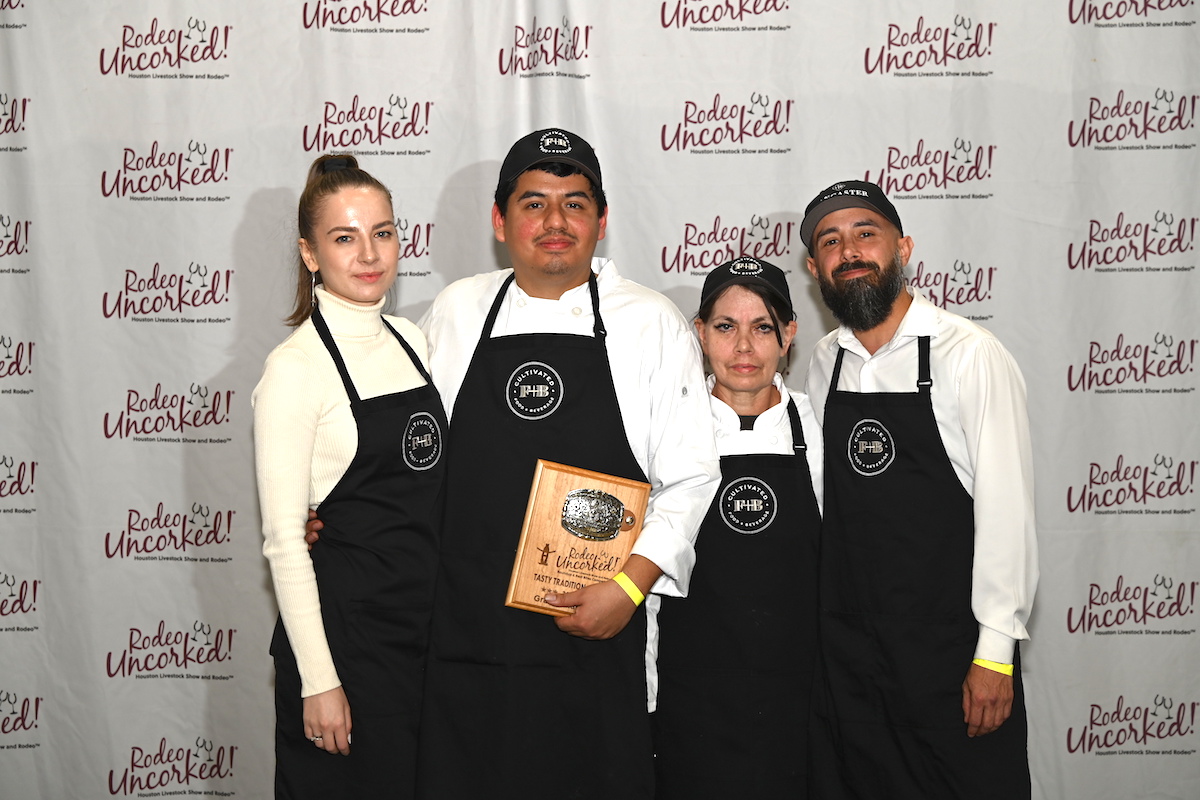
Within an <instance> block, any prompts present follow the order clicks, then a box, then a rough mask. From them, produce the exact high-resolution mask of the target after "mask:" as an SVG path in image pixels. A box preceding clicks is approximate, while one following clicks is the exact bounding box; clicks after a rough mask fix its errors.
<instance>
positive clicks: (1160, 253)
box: [1067, 209, 1200, 272]
mask: <svg viewBox="0 0 1200 800" xmlns="http://www.w3.org/2000/svg"><path fill="white" fill-rule="evenodd" d="M1197 221H1200V220H1198V218H1197V217H1188V216H1186V215H1183V214H1175V213H1174V212H1173V211H1166V210H1163V209H1158V210H1156V211H1155V212H1154V221H1153V222H1151V221H1150V220H1149V219H1136V220H1134V221H1129V220H1126V218H1125V212H1124V211H1122V212H1120V213H1118V214H1117V216H1116V220H1115V221H1113V222H1111V223H1110V222H1109V221H1107V220H1105V221H1101V220H1098V219H1093V220H1091V221H1090V222H1089V223H1088V235H1087V239H1085V240H1084V241H1083V242H1079V243H1076V242H1071V244H1069V245H1068V246H1067V266H1068V267H1069V268H1070V269H1080V270H1086V269H1094V270H1095V271H1096V272H1191V271H1192V270H1194V269H1195V268H1196V265H1195V264H1189V265H1184V264H1172V265H1169V266H1151V265H1150V263H1149V262H1150V259H1152V258H1178V257H1179V256H1181V255H1183V254H1184V253H1191V252H1193V251H1194V250H1195V249H1196V223H1197Z"/></svg>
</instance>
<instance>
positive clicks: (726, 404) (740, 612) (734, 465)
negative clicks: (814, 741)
mask: <svg viewBox="0 0 1200 800" xmlns="http://www.w3.org/2000/svg"><path fill="white" fill-rule="evenodd" d="M794 316H795V314H794V312H793V311H792V302H791V297H790V293H789V291H788V286H787V280H786V278H785V277H784V274H783V272H782V270H780V269H779V268H777V267H775V266H772V265H771V264H768V263H766V262H765V261H760V260H758V259H755V258H748V257H744V258H739V259H736V260H734V261H731V262H728V263H726V264H722V265H721V266H719V267H717V268H716V269H714V270H713V271H712V272H711V273H709V275H708V277H707V278H706V279H705V281H704V289H703V291H702V293H701V297H700V311H699V312H698V313H697V314H696V319H695V325H696V331H697V333H698V334H699V336H700V343H701V346H702V348H703V350H704V355H705V359H706V361H707V363H708V368H709V370H710V375H709V378H708V386H709V390H710V392H711V398H710V401H711V408H712V414H713V423H714V427H715V429H716V435H717V451H718V453H719V454H720V456H721V489H720V491H719V492H718V493H717V496H716V498H714V500H713V503H712V506H711V507H710V509H709V512H708V516H707V517H706V518H705V520H704V523H703V525H702V526H701V529H700V535H699V538H698V540H697V543H696V567H695V570H694V571H693V572H692V583H691V590H690V592H689V595H688V597H687V598H686V599H676V598H663V599H662V605H661V609H660V610H659V612H658V625H659V640H658V653H657V661H658V696H657V710H656V711H655V713H654V732H655V763H656V778H657V786H658V788H657V795H656V796H657V797H658V798H660V800H676V799H680V800H682V799H683V798H687V800H695V799H696V798H706V797H712V798H718V797H720V798H724V797H789V798H802V797H806V796H807V782H808V778H807V772H808V764H807V759H808V753H807V743H808V737H807V732H808V717H809V704H810V694H811V689H812V682H813V670H814V666H815V661H816V648H815V643H816V634H817V630H816V626H817V587H816V578H817V539H818V535H819V528H820V524H821V512H820V498H821V495H820V487H821V465H822V461H821V435H820V428H819V426H818V425H817V421H816V417H815V416H814V415H813V411H812V406H811V404H810V403H809V401H808V397H807V396H806V395H804V394H801V393H799V392H791V391H789V390H788V389H787V387H785V386H784V384H783V376H782V375H781V374H780V373H779V371H778V370H779V367H780V365H781V364H782V363H783V362H784V360H785V359H786V357H787V355H788V350H789V348H790V346H791V343H792V339H793V337H794V336H795V334H796V323H795V320H794Z"/></svg>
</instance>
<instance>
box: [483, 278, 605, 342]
mask: <svg viewBox="0 0 1200 800" xmlns="http://www.w3.org/2000/svg"><path fill="white" fill-rule="evenodd" d="M516 277H517V273H516V272H514V273H513V274H511V275H509V276H508V277H507V278H505V279H504V283H503V284H501V285H500V291H499V292H497V293H496V299H495V300H493V301H492V307H491V308H490V309H488V314H487V318H486V319H485V320H484V321H483V331H482V332H481V333H480V335H479V341H481V342H482V341H483V340H485V339H490V338H492V328H494V327H495V326H496V317H497V316H499V314H500V306H501V305H503V303H504V296H505V295H506V294H508V287H509V286H511V285H512V283H513V281H514V280H515V279H516ZM588 293H589V294H590V295H591V297H592V319H593V320H594V322H593V324H592V335H594V336H595V337H596V338H597V339H603V338H605V337H606V336H608V331H606V330H605V329H604V320H603V319H601V318H600V287H599V285H598V284H597V283H596V273H594V272H592V270H591V268H589V269H588Z"/></svg>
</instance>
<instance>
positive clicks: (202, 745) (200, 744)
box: [196, 736, 213, 761]
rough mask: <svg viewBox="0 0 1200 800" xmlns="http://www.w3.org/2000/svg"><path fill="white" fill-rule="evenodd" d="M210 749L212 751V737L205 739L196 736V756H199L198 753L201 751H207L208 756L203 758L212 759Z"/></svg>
mask: <svg viewBox="0 0 1200 800" xmlns="http://www.w3.org/2000/svg"><path fill="white" fill-rule="evenodd" d="M212 751H213V740H212V739H205V738H204V737H203V736H197V737H196V758H199V757H200V754H201V753H202V752H203V753H208V758H206V759H204V760H205V761H212V760H213V757H212Z"/></svg>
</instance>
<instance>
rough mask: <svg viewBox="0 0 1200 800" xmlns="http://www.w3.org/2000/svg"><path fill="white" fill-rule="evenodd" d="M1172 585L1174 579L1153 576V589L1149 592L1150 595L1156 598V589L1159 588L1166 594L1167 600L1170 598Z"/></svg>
mask: <svg viewBox="0 0 1200 800" xmlns="http://www.w3.org/2000/svg"><path fill="white" fill-rule="evenodd" d="M1174 585H1175V581H1174V579H1172V578H1168V577H1167V576H1166V575H1155V576H1154V589H1153V590H1151V592H1150V594H1152V595H1154V596H1155V597H1158V589H1159V587H1162V589H1163V591H1164V592H1166V594H1167V597H1168V598H1169V597H1170V596H1171V587H1172V586H1174Z"/></svg>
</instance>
